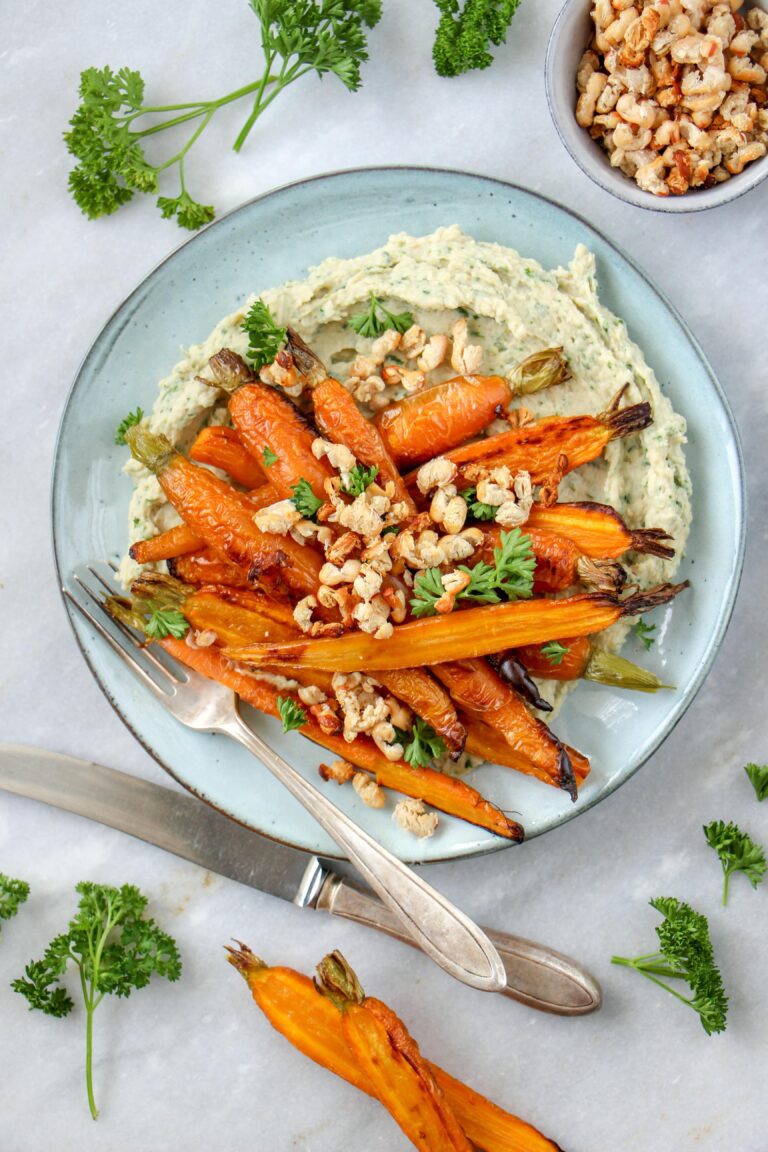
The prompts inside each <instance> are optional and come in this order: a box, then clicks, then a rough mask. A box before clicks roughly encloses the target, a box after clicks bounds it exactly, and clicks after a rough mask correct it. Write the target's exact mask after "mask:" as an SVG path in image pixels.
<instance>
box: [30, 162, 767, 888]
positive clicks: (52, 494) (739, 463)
mask: <svg viewBox="0 0 768 1152" xmlns="http://www.w3.org/2000/svg"><path fill="white" fill-rule="evenodd" d="M390 172H398V173H403V174H407V173H428V174H434V175H442V176H451V177H459V178H460V179H463V178H466V179H469V180H480V181H484V182H486V183H488V184H495V185H498V187H500V188H503V189H505V190H506V191H509V190H511V191H513V192H518V193H523V194H524V195H526V196H531V197H532V198H533V199H534V200H538V201H541V202H543V203H544V204H546V205H548V206H549V207H551V208H555V209H556V210H557V211H559V212H563V213H565V214H566V216H569V217H571V219H573V220H576V221H577V222H578V223H579V224H581V225H582V226H583V227H584V228H585V229H586V230H587V232H588V233H591V234H592V235H595V236H597V237H598V238H599V239H600V240H601V241H602V243H603V244H605V245H606V246H607V247H608V248H609V249H610V250H612V251H613V252H615V253H616V254H617V255H618V256H619V257H620V259H622V260H624V261H626V263H627V264H628V265H629V267H630V268H631V269H632V271H633V272H635V273H636V274H637V275H638V276H639V277H640V278H641V279H642V280H643V281H644V282H645V284H646V285H647V286H648V288H650V290H651V292H652V293H654V294H655V295H656V297H657V298H658V299H659V300H660V301H661V302H662V304H663V305H664V307H665V308H666V309H667V311H668V312H669V313H670V314H671V315H672V317H673V318H674V320H675V321H676V322H677V323H678V324H679V326H680V328H681V329H682V331H683V334H684V335H685V337H686V338H687V339H688V340H689V342H690V344H691V346H692V348H693V350H694V352H695V353H696V356H697V358H698V359H699V361H700V363H701V364H702V366H703V368H704V370H705V372H706V375H707V377H708V379H709V383H710V385H711V386H712V387H713V389H714V391H715V394H716V395H717V397H718V399H719V401H720V403H721V405H722V408H723V411H724V413H725V416H726V420H727V423H728V426H729V428H730V432H731V436H732V441H733V446H734V449H735V455H736V473H737V479H738V485H737V488H736V490H735V495H736V497H737V511H738V514H739V535H738V542H737V548H736V555H735V558H734V560H735V563H734V567H733V569H732V573H731V576H730V579H729V584H728V589H727V594H726V596H725V597H724V600H723V602H722V604H721V606H720V609H719V611H718V615H717V619H716V622H715V627H714V628H713V630H712V632H711V634H710V638H709V642H708V648H707V653H706V657H705V659H704V660H703V661H702V663H701V665H700V666H699V668H698V669H697V671H696V674H695V676H694V677H693V678H692V680H691V681H690V682H689V686H688V689H687V692H688V695H687V697H686V699H685V701H684V705H683V707H682V708H681V709H680V711H679V713H678V714H677V715H676V716H675V717H674V719H673V720H672V722H671V724H670V725H669V727H668V728H667V729H666V731H665V732H664V734H663V736H662V737H661V739H660V740H659V741H658V743H657V744H656V745H655V746H654V747H653V748H652V749H651V750H650V751H649V752H648V753H647V754H646V755H645V756H644V757H643V758H642V759H641V760H640V761H638V763H637V764H636V765H635V766H634V768H633V769H632V770H631V771H630V772H629V773H628V774H627V775H625V776H622V777H621V779H618V780H614V781H613V782H611V783H610V784H609V785H608V786H607V787H606V788H605V790H603V791H601V793H600V794H599V795H598V796H594V797H593V798H591V799H589V800H587V801H586V802H585V803H584V804H582V805H579V806H578V807H573V808H572V809H570V810H569V811H567V812H565V813H564V815H562V817H560V818H559V819H558V820H557V822H556V823H555V824H553V825H552V826H551V827H549V828H545V829H541V830H540V831H538V832H534V833H532V834H531V835H530V836H526V840H536V839H538V837H539V836H542V835H544V834H545V833H546V832H554V831H556V830H557V829H558V828H561V827H562V826H563V825H565V824H568V823H570V821H571V820H573V819H575V818H576V817H577V816H583V815H585V814H586V813H587V812H589V811H590V810H591V809H592V808H594V807H595V806H596V805H597V804H600V803H602V802H603V801H604V800H607V799H608V798H609V797H610V796H612V795H613V794H614V793H615V792H616V791H617V790H618V789H619V788H620V787H621V786H622V784H625V783H626V782H627V781H628V780H631V779H632V778H633V777H634V776H635V775H636V773H637V772H639V771H640V769H641V768H643V767H644V766H645V765H646V764H647V763H648V761H649V760H650V759H651V758H652V757H653V756H654V755H655V754H656V753H657V752H658V750H659V748H660V747H661V746H662V744H663V743H664V742H665V741H666V740H667V739H668V737H669V736H670V735H671V733H672V732H673V731H674V730H675V728H676V727H677V725H678V724H679V723H680V721H681V720H682V719H683V717H684V716H685V715H686V713H687V712H688V709H689V708H690V707H691V705H692V704H693V702H694V700H695V699H696V697H697V696H698V694H699V691H700V690H701V687H702V685H703V684H704V681H705V680H706V678H707V676H708V675H709V673H710V671H711V668H712V665H713V663H714V661H715V658H716V656H717V654H718V652H719V650H720V647H721V645H722V642H723V638H724V636H725V633H726V630H727V628H728V625H729V623H730V620H731V616H732V615H733V610H734V607H735V605H736V599H737V597H738V592H739V587H740V585H741V578H742V575H743V571H744V558H745V551H746V528H747V493H746V478H745V470H744V451H743V447H742V443H741V435H740V433H739V428H738V425H737V423H736V419H735V417H734V414H733V410H732V408H731V404H730V402H729V400H728V397H727V395H726V393H725V390H724V388H723V387H722V385H721V384H720V381H719V380H718V378H717V376H716V374H715V372H714V369H713V368H712V365H711V364H710V362H709V359H708V357H707V355H706V353H705V352H704V349H703V348H702V346H701V344H700V343H699V340H698V339H697V337H696V336H695V334H694V333H693V331H692V330H691V328H690V326H689V325H688V323H687V321H686V320H685V319H684V317H683V316H682V315H681V313H680V312H679V311H678V309H677V308H676V306H675V305H674V304H673V303H672V302H671V301H670V300H669V299H668V297H667V295H666V293H665V292H663V291H662V289H661V288H659V287H658V286H657V285H656V284H655V283H654V281H653V279H652V278H651V277H650V276H649V275H648V273H647V272H646V271H645V270H644V269H643V268H642V267H641V266H640V265H639V264H638V263H637V262H636V261H635V259H634V258H633V257H632V256H630V255H629V253H627V252H626V251H625V250H624V248H623V247H622V246H621V245H620V244H618V243H616V242H615V241H614V240H611V239H610V238H609V237H608V236H606V234H605V233H604V232H603V231H602V230H601V229H600V228H598V227H596V225H595V224H593V223H592V222H591V221H590V220H587V219H586V218H585V217H584V216H582V215H581V214H580V213H579V212H576V211H574V210H573V209H572V208H569V207H567V206H566V205H564V204H561V203H560V202H559V201H557V200H555V199H553V198H552V197H551V196H546V195H543V194H542V193H541V192H537V191H534V190H533V189H532V188H526V187H525V186H524V185H522V184H517V183H515V182H513V181H511V180H503V179H501V178H500V177H498V176H488V175H484V174H483V173H480V172H471V171H467V170H465V169H460V168H443V167H440V166H435V165H416V164H374V165H369V166H365V165H364V166H359V167H352V168H338V169H332V170H330V171H328V172H319V173H315V174H314V175H312V176H304V177H301V178H299V179H297V180H290V181H288V182H287V183H285V184H279V185H277V186H275V187H273V188H270V189H268V190H267V191H265V192H260V193H259V194H258V195H256V196H252V197H251V198H250V199H248V200H244V201H242V202H241V203H240V204H237V205H235V206H234V207H233V208H230V209H229V210H228V211H227V212H225V213H224V214H223V215H221V216H219V217H217V218H216V219H215V220H213V221H212V222H211V223H210V224H208V225H206V226H205V227H204V228H202V229H200V230H198V231H197V232H195V233H193V234H192V235H191V236H188V237H186V238H185V239H183V240H182V241H181V243H179V244H177V245H176V247H174V248H173V249H171V251H170V252H168V253H167V254H166V255H165V256H164V257H163V258H162V259H161V260H159V261H157V263H156V264H154V265H153V266H152V267H151V268H150V269H149V271H148V272H146V273H145V275H144V276H143V277H142V278H141V280H140V281H139V282H138V284H136V286H135V287H134V288H133V289H132V290H131V291H130V292H129V293H128V294H127V296H125V297H124V298H123V299H122V300H121V301H120V303H119V304H118V305H117V306H116V307H115V308H114V309H112V311H111V312H110V314H109V316H108V317H107V318H106V320H105V321H104V322H103V324H102V325H101V327H100V328H99V331H98V332H97V334H96V336H95V337H94V339H93V340H92V341H91V343H90V345H89V347H88V349H87V351H86V352H85V354H84V355H83V357H82V360H81V361H80V363H79V365H78V367H77V369H76V371H75V373H74V376H73V378H72V383H71V384H70V386H69V389H68V391H67V395H66V397H65V400H64V404H63V407H62V409H61V415H60V417H59V423H58V428H57V431H56V439H55V442H54V448H53V462H52V467H51V480H50V489H49V517H50V521H49V523H50V539H51V546H52V551H53V561H54V568H55V572H56V580H57V585H58V590H59V595H60V597H61V601H62V604H63V607H64V610H65V615H66V617H67V620H68V623H69V627H70V629H71V631H72V634H73V636H74V638H75V643H76V644H77V647H78V649H79V650H80V653H81V655H82V657H83V659H84V661H85V664H86V667H87V668H88V670H89V672H90V673H91V675H92V676H93V678H94V680H95V681H96V683H97V685H98V686H99V688H100V690H101V692H102V693H103V694H104V696H105V698H106V700H107V701H108V703H109V704H110V706H111V707H112V709H113V711H114V712H115V713H116V714H117V715H118V716H119V718H120V720H121V721H122V723H123V724H124V725H125V727H126V728H127V729H128V731H129V732H130V733H131V735H132V736H133V737H134V738H135V739H136V740H137V741H138V743H139V744H140V745H141V747H142V748H143V749H144V750H145V752H147V753H148V755H149V756H151V757H152V759H153V760H154V761H155V763H156V764H158V765H159V766H160V767H161V768H162V769H163V771H164V772H166V773H167V774H168V775H169V776H170V777H171V779H173V780H175V781H176V783H177V784H179V785H180V786H181V787H182V788H184V789H185V790H186V791H187V792H190V793H191V794H192V795H194V796H196V797H197V798H198V799H199V800H201V801H202V802H203V803H205V804H207V805H208V806H209V807H211V808H213V809H214V810H215V811H217V812H220V813H221V814H222V815H223V816H226V817H227V818H228V819H229V820H234V821H235V823H237V824H240V825H241V826H242V827H244V828H248V829H249V830H250V831H251V832H253V833H254V834H255V835H257V836H263V837H265V838H266V839H268V840H272V841H275V842H276V843H278V844H283V845H285V846H286V847H289V848H294V849H296V850H297V851H299V852H303V853H305V854H306V855H307V856H312V855H315V854H316V853H315V852H314V850H313V849H311V848H305V847H303V846H302V845H300V844H295V843H293V842H292V841H290V840H284V839H282V838H281V837H279V836H276V835H273V834H271V833H269V832H266V831H264V830H262V829H260V828H255V827H254V826H253V824H250V823H248V822H247V821H245V820H241V819H240V818H238V817H237V816H235V815H234V814H233V813H232V812H229V811H227V810H226V809H225V808H221V807H219V805H218V804H217V803H215V802H214V801H213V800H212V799H211V798H210V797H208V796H206V795H204V794H203V793H202V792H201V791H200V790H199V789H198V788H195V787H194V786H192V785H191V784H189V783H187V782H186V781H185V780H182V779H180V777H179V776H178V775H177V774H176V772H175V771H174V770H173V769H172V768H171V767H170V766H169V765H168V764H166V763H165V761H164V760H163V759H162V758H161V756H160V755H159V753H157V752H156V751H155V750H154V748H153V747H152V746H151V745H150V744H149V743H148V742H147V741H146V740H145V739H144V737H143V736H142V735H141V733H140V732H138V731H137V730H136V729H135V728H134V726H133V725H132V724H131V722H130V721H129V720H128V718H127V716H125V715H124V714H123V712H122V711H121V709H120V706H119V704H118V702H117V701H116V700H115V698H114V696H113V695H112V693H111V691H110V690H109V688H108V687H107V685H106V683H104V682H103V681H102V678H101V676H100V675H99V673H98V672H97V670H96V668H95V667H94V665H93V664H92V663H91V660H90V658H89V655H88V652H87V651H86V649H85V647H84V645H83V643H82V642H81V640H80V637H79V635H78V632H77V629H76V628H75V623H74V621H75V613H74V611H73V610H72V609H71V608H70V606H69V603H68V601H67V598H66V595H65V593H64V578H63V576H62V567H61V562H60V557H59V547H58V540H57V535H56V521H55V503H56V493H57V488H58V483H59V475H60V468H61V446H62V438H63V434H64V425H65V423H66V418H67V414H68V412H69V409H70V405H71V403H72V400H73V397H74V395H75V391H76V389H77V387H78V384H79V382H80V378H81V376H82V374H83V372H84V371H85V369H86V367H87V366H88V364H89V361H90V360H91V357H92V356H93V355H94V354H95V353H96V351H97V346H98V345H99V343H100V341H101V339H102V336H103V334H104V332H105V331H106V329H107V328H108V327H109V326H110V325H111V324H112V322H113V321H114V320H115V319H116V318H117V316H118V315H119V314H120V313H121V312H122V311H123V309H125V308H126V306H127V305H129V304H130V303H131V301H133V300H134V299H135V298H136V297H137V295H138V294H139V293H140V292H141V291H142V289H143V288H144V286H145V285H146V284H147V282H148V281H149V280H150V279H151V278H152V277H153V276H154V275H155V274H156V273H157V272H159V271H160V269H161V268H163V267H164V266H165V265H166V264H168V263H169V262H170V261H171V260H173V259H174V258H175V256H176V255H177V253H179V252H180V251H181V250H182V249H183V248H186V247H187V246H188V245H189V244H192V243H193V242H194V241H196V240H197V239H198V237H200V236H202V235H203V234H206V233H208V232H210V231H211V230H212V229H215V228H216V227H218V226H219V225H222V224H224V223H225V222H227V221H228V220H229V219H230V218H231V217H233V216H235V215H236V214H237V213H239V212H243V211H245V210H246V209H248V208H250V207H251V206H252V205H254V204H257V203H260V202H261V201H263V200H267V199H269V198H271V197H274V196H279V195H281V194H282V193H284V192H287V191H289V190H290V189H292V188H299V187H304V186H307V185H311V184H314V183H318V182H329V181H332V180H336V179H339V178H343V177H348V176H359V175H371V174H385V173H390ZM523 843H525V841H523ZM512 846H513V842H512V841H509V840H506V839H504V838H503V837H501V836H495V837H493V839H492V840H490V841H489V842H488V843H487V844H484V845H483V846H482V847H479V848H476V849H474V850H472V851H468V852H462V853H461V854H460V855H450V856H436V857H432V858H431V859H430V860H428V861H425V860H416V859H410V858H407V857H401V859H403V860H404V862H405V863H407V864H419V865H422V866H423V865H425V864H445V863H454V862H455V863H458V862H459V861H461V860H469V859H473V858H477V857H481V856H487V855H490V854H495V853H497V852H500V851H502V850H504V849H507V848H510V847H512ZM322 856H323V858H325V859H330V860H344V859H346V857H344V856H343V855H341V854H338V855H337V854H336V853H330V852H323V853H322Z"/></svg>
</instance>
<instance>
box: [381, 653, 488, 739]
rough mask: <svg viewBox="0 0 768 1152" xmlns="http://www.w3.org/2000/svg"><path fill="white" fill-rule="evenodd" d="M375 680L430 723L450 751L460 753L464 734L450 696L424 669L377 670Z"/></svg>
mask: <svg viewBox="0 0 768 1152" xmlns="http://www.w3.org/2000/svg"><path fill="white" fill-rule="evenodd" d="M376 679H377V680H378V681H379V683H380V684H383V685H384V687H385V688H388V689H389V691H390V692H391V693H392V695H393V696H396V697H397V698H398V700H402V701H403V703H404V704H407V705H408V707H409V708H411V709H412V711H414V712H415V713H416V715H417V716H420V717H421V718H422V720H426V721H427V723H428V724H431V725H432V727H433V728H434V730H435V732H437V734H438V736H442V738H443V740H444V741H445V743H446V746H447V748H448V750H449V752H455V753H458V752H461V751H462V749H463V747H464V741H465V740H466V736H467V733H466V731H465V729H464V725H463V724H462V723H461V721H460V720H459V718H458V716H457V715H456V708H455V706H454V704H453V701H452V700H451V697H450V696H449V694H448V693H447V692H446V690H445V689H444V688H443V687H442V685H440V684H438V683H437V681H436V680H434V679H433V678H432V676H430V674H429V672H426V671H425V670H424V669H423V668H400V669H396V670H394V671H390V672H380V673H379V674H378V675H377V677H376Z"/></svg>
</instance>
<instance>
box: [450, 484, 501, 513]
mask: <svg viewBox="0 0 768 1152" xmlns="http://www.w3.org/2000/svg"><path fill="white" fill-rule="evenodd" d="M459 496H461V498H462V500H463V501H464V503H465V504H466V506H467V509H468V511H469V514H470V516H473V517H474V518H475V520H493V519H494V518H495V516H496V513H497V512H498V508H497V507H496V506H495V505H494V504H483V503H482V502H481V501H479V500H478V499H477V488H476V487H472V488H464V489H463V491H461V492H459Z"/></svg>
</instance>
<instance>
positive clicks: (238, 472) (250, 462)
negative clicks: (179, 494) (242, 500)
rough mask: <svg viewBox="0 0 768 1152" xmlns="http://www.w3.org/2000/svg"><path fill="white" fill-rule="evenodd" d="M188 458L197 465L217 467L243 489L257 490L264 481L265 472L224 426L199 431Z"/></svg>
mask: <svg viewBox="0 0 768 1152" xmlns="http://www.w3.org/2000/svg"><path fill="white" fill-rule="evenodd" d="M189 456H190V459H191V460H196V461H197V463H198V464H210V466H211V467H212V468H220V469H221V470H222V472H226V473H227V474H228V475H229V476H231V477H232V479H233V480H234V481H235V483H236V484H242V486H243V487H244V488H258V487H259V485H260V484H264V483H265V481H266V476H265V474H264V469H263V468H262V467H261V465H260V464H259V463H258V461H257V460H256V459H255V458H254V457H253V456H252V455H251V453H250V452H249V451H248V449H247V448H246V447H245V445H244V444H243V442H242V440H241V439H240V437H239V436H238V434H237V432H236V431H235V430H234V428H227V427H226V426H225V425H223V424H216V425H213V426H212V427H210V428H201V430H200V431H199V432H198V434H197V437H196V439H195V442H194V443H193V445H192V447H191V448H190V450H189Z"/></svg>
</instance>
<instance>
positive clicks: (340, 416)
mask: <svg viewBox="0 0 768 1152" xmlns="http://www.w3.org/2000/svg"><path fill="white" fill-rule="evenodd" d="M312 402H313V404H314V409H315V422H316V424H317V427H318V430H319V431H320V432H321V433H322V434H323V436H325V438H326V439H327V440H331V441H332V442H333V443H334V444H344V445H345V446H346V447H347V448H349V450H350V452H351V453H352V454H353V456H355V457H356V459H357V460H359V461H360V463H361V464H364V465H365V466H366V467H367V468H374V467H375V468H378V470H379V473H378V476H377V478H376V479H377V483H379V484H381V485H382V486H383V485H384V484H386V483H387V481H391V482H392V483H393V484H394V485H395V497H394V498H395V500H398V501H405V502H406V503H407V505H408V507H409V510H410V511H411V513H413V514H415V512H416V505H415V504H414V502H413V500H412V498H411V495H410V493H409V492H408V489H407V488H406V486H405V483H404V482H403V478H402V476H401V475H400V472H399V471H398V469H397V466H396V465H395V462H394V461H393V459H392V457H391V455H390V453H389V450H388V449H387V446H386V444H385V442H384V439H383V438H382V436H381V433H380V432H379V429H378V428H377V427H376V425H375V424H372V423H371V421H370V420H368V419H366V417H365V416H363V414H362V412H361V411H360V409H359V408H358V407H357V404H356V403H355V400H354V398H353V397H352V396H351V395H350V394H349V392H348V391H347V389H346V388H345V387H344V385H343V384H340V383H339V381H338V380H335V379H333V377H331V376H326V378H325V379H324V380H321V381H320V383H319V384H317V385H316V387H315V388H314V390H313V392H312Z"/></svg>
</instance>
